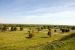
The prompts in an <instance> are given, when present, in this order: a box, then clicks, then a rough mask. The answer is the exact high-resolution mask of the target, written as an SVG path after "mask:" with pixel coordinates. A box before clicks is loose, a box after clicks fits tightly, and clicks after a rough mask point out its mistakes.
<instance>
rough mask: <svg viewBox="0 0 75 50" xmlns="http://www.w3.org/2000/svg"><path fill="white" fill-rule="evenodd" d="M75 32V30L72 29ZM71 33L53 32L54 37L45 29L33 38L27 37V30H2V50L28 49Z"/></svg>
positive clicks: (0, 42)
mask: <svg viewBox="0 0 75 50" xmlns="http://www.w3.org/2000/svg"><path fill="white" fill-rule="evenodd" d="M71 32H74V31H71ZM71 32H69V33H64V34H62V33H58V32H57V33H54V32H53V33H52V37H49V36H48V35H47V30H43V31H40V32H37V33H35V34H34V36H33V37H32V38H31V39H27V38H26V36H27V30H24V31H6V32H0V50H26V48H29V47H32V46H38V45H42V44H46V43H48V42H52V41H54V40H59V39H61V38H62V37H64V36H66V35H68V34H70V33H71Z"/></svg>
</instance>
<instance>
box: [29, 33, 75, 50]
mask: <svg viewBox="0 0 75 50" xmlns="http://www.w3.org/2000/svg"><path fill="white" fill-rule="evenodd" d="M29 50H75V33H72V34H70V35H67V36H65V37H63V38H61V39H60V40H56V41H53V42H51V43H47V44H44V45H40V46H37V47H33V48H30V49H29Z"/></svg>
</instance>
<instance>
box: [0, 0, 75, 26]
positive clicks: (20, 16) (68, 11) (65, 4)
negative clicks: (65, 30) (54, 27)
mask: <svg viewBox="0 0 75 50" xmlns="http://www.w3.org/2000/svg"><path fill="white" fill-rule="evenodd" d="M0 23H17V24H59V25H75V0H0Z"/></svg>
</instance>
